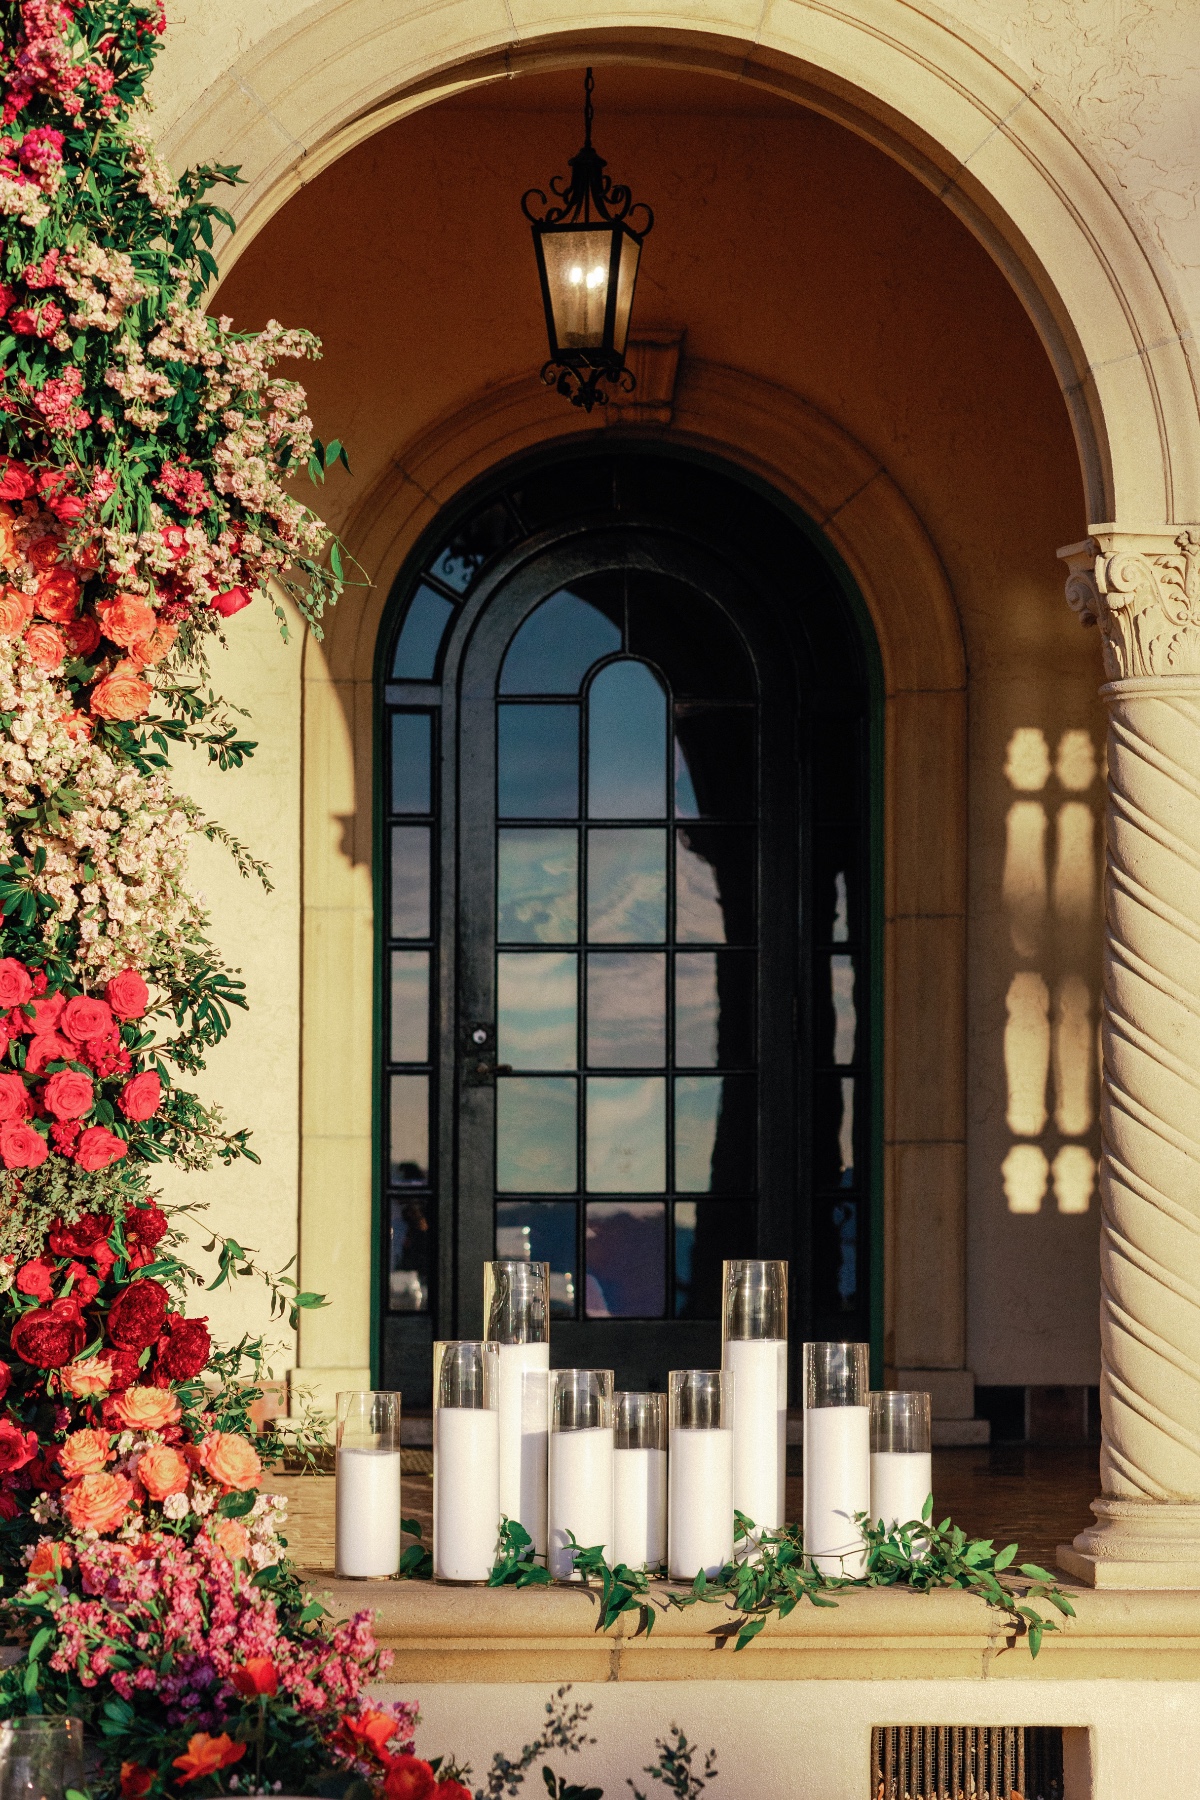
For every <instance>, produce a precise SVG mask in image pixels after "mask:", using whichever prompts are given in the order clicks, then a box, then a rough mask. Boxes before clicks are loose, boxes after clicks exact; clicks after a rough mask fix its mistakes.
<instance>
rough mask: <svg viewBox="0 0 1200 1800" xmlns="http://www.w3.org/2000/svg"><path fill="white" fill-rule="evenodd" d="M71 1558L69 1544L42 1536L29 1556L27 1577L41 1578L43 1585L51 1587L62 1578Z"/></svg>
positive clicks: (32, 1578) (31, 1578)
mask: <svg viewBox="0 0 1200 1800" xmlns="http://www.w3.org/2000/svg"><path fill="white" fill-rule="evenodd" d="M73 1560H74V1559H73V1558H72V1556H71V1550H70V1546H69V1545H67V1544H56V1543H55V1542H54V1541H53V1539H51V1538H43V1539H42V1541H41V1542H40V1544H39V1545H38V1547H37V1549H36V1550H35V1551H34V1553H33V1555H32V1557H31V1558H30V1562H29V1570H28V1574H29V1579H30V1581H37V1580H39V1578H42V1584H43V1585H44V1586H51V1587H52V1586H54V1585H55V1584H56V1583H57V1582H60V1581H61V1580H62V1578H63V1570H64V1569H69V1568H70V1567H71V1564H72V1561H73ZM46 1576H49V1577H50V1579H49V1582H46V1581H45V1580H44V1577H46Z"/></svg>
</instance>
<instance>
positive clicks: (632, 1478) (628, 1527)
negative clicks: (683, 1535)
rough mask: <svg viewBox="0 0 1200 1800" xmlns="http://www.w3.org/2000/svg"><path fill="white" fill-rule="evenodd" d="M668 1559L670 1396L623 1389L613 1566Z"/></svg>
mask: <svg viewBox="0 0 1200 1800" xmlns="http://www.w3.org/2000/svg"><path fill="white" fill-rule="evenodd" d="M666 1560H667V1396H666V1395H665V1394H648V1393H634V1392H631V1391H629V1390H621V1391H619V1392H618V1394H617V1403H616V1423H615V1425H614V1428H613V1561H614V1562H619V1563H625V1564H626V1565H627V1566H628V1567H629V1568H631V1569H659V1568H662V1567H663V1565H664V1564H665V1563H666Z"/></svg>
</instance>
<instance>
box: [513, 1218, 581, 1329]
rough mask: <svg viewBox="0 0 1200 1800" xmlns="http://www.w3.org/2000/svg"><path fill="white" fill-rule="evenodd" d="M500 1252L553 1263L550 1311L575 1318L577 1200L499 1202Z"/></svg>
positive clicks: (558, 1315)
mask: <svg viewBox="0 0 1200 1800" xmlns="http://www.w3.org/2000/svg"><path fill="white" fill-rule="evenodd" d="M496 1255H497V1256H502V1257H512V1258H513V1259H514V1260H516V1261H518V1262H544V1263H549V1264H550V1313H551V1316H552V1317H553V1318H557V1319H573V1318H574V1317H575V1300H576V1292H577V1289H578V1280H577V1275H576V1268H575V1202H574V1201H573V1200H535V1201H532V1202H529V1201H524V1200H500V1201H498V1202H497V1204H496Z"/></svg>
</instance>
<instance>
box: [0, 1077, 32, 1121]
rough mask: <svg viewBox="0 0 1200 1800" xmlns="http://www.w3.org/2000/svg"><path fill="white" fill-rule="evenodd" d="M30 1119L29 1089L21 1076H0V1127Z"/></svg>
mask: <svg viewBox="0 0 1200 1800" xmlns="http://www.w3.org/2000/svg"><path fill="white" fill-rule="evenodd" d="M28 1117H29V1089H28V1088H27V1087H26V1086H25V1083H24V1081H22V1079H21V1077H20V1076H19V1075H13V1074H9V1073H6V1074H4V1075H0V1125H6V1124H7V1123H8V1122H9V1120H10V1119H27V1118H28Z"/></svg>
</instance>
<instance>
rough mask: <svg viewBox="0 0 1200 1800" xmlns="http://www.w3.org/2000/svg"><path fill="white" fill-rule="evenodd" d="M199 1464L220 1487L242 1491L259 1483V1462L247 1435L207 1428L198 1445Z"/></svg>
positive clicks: (260, 1465) (260, 1468) (260, 1469)
mask: <svg viewBox="0 0 1200 1800" xmlns="http://www.w3.org/2000/svg"><path fill="white" fill-rule="evenodd" d="M199 1454H200V1467H201V1468H202V1469H203V1470H204V1471H205V1472H206V1473H207V1474H209V1475H211V1476H212V1478H213V1480H214V1481H219V1482H220V1484H221V1486H222V1487H226V1488H233V1489H234V1490H235V1491H236V1492H237V1493H240V1494H243V1493H245V1492H246V1490H247V1489H248V1488H252V1487H257V1486H258V1478H259V1476H260V1475H261V1474H262V1464H261V1462H260V1461H259V1460H258V1452H257V1451H256V1450H255V1449H254V1447H253V1445H252V1444H251V1443H250V1441H249V1439H248V1438H244V1437H239V1436H238V1434H237V1433H236V1432H234V1431H210V1432H209V1434H208V1436H207V1437H206V1438H204V1439H203V1440H202V1441H201V1444H200V1452H199Z"/></svg>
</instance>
